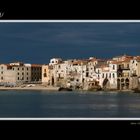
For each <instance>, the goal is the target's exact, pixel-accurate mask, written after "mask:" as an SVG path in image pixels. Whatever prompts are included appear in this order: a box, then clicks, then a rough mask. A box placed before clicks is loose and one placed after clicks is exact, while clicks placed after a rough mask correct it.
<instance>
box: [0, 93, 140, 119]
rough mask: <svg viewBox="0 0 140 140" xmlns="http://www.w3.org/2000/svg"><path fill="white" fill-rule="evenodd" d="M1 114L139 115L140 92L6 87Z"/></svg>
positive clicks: (1, 115) (49, 116)
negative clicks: (7, 88) (37, 89)
mask: <svg viewBox="0 0 140 140" xmlns="http://www.w3.org/2000/svg"><path fill="white" fill-rule="evenodd" d="M0 118H140V93H131V92H128V93H127V92H115V91H114V92H103V91H99V92H88V91H45V90H40V91H31V90H29V91H20V90H19V91H18V90H17V91H14V90H13V91H12V90H10V91H9V90H7V91H6V90H3V91H0Z"/></svg>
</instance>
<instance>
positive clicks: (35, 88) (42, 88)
mask: <svg viewBox="0 0 140 140" xmlns="http://www.w3.org/2000/svg"><path fill="white" fill-rule="evenodd" d="M58 89H59V87H44V86H33V87H22V86H20V87H4V86H2V87H0V91H1V90H53V91H58Z"/></svg>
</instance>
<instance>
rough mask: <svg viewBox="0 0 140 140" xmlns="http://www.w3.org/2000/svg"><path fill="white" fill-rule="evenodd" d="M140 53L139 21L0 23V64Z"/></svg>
mask: <svg viewBox="0 0 140 140" xmlns="http://www.w3.org/2000/svg"><path fill="white" fill-rule="evenodd" d="M123 54H128V55H140V23H126V22H125V23H114V22H113V23H101V22H100V23H85V22H84V23H79V22H78V23H56V22H55V23H54V22H52V23H47V22H45V23H44V22H42V23H35V22H31V23H25V22H23V23H9V22H8V23H4V22H0V63H10V62H15V61H22V62H25V63H36V64H48V63H49V60H50V59H51V58H54V57H61V58H63V59H64V60H65V59H72V58H81V59H83V58H89V57H97V58H111V57H113V56H118V55H123Z"/></svg>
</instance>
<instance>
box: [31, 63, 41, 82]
mask: <svg viewBox="0 0 140 140" xmlns="http://www.w3.org/2000/svg"><path fill="white" fill-rule="evenodd" d="M31 82H35V83H40V82H42V65H39V64H31Z"/></svg>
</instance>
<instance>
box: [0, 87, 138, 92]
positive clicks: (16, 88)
mask: <svg viewBox="0 0 140 140" xmlns="http://www.w3.org/2000/svg"><path fill="white" fill-rule="evenodd" d="M8 90H15V91H16V90H23V91H24V90H25V91H26V90H35V91H37V90H46V91H59V87H43V86H35V87H0V91H8ZM72 91H77V90H72ZM78 91H88V90H78ZM60 92H61V91H60ZM90 92H118V93H119V92H121V93H126V92H127V93H128V92H129V93H130V92H131V93H136V92H135V91H134V90H121V91H120V90H100V91H90ZM138 93H139V92H138Z"/></svg>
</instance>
